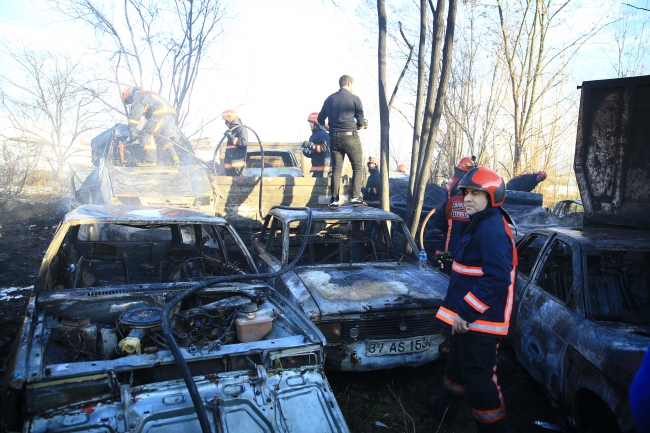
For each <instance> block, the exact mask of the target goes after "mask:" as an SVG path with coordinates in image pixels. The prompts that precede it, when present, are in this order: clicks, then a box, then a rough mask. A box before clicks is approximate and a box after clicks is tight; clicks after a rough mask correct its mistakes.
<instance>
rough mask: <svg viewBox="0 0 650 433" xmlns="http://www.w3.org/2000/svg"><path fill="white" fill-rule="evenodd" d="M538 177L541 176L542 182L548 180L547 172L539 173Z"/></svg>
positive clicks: (541, 171)
mask: <svg viewBox="0 0 650 433" xmlns="http://www.w3.org/2000/svg"><path fill="white" fill-rule="evenodd" d="M537 175H538V176H541V178H542V180H546V172H545V171H543V170H540V171H538V172H537Z"/></svg>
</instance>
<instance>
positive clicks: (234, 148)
mask: <svg viewBox="0 0 650 433" xmlns="http://www.w3.org/2000/svg"><path fill="white" fill-rule="evenodd" d="M230 131H231V132H232V135H233V138H237V139H238V140H237V144H233V142H232V140H231V139H228V143H226V156H225V158H224V161H223V163H224V164H223V165H224V167H225V168H244V167H246V148H247V147H248V129H246V128H244V127H243V126H242V123H241V120H240V119H239V118H237V119H235V120H233V121H232V122H230Z"/></svg>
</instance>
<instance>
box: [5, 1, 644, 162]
mask: <svg viewBox="0 0 650 433" xmlns="http://www.w3.org/2000/svg"><path fill="white" fill-rule="evenodd" d="M105 1H112V0H105ZM359 1H360V0H346V1H345V2H337V3H340V4H343V3H344V4H345V5H346V6H345V7H346V8H347V9H345V10H343V11H342V10H340V9H337V8H336V7H335V6H334V5H333V4H332V2H331V1H330V0H272V1H269V0H238V1H237V2H236V8H237V9H238V10H239V11H240V13H239V17H238V19H237V21H236V22H235V23H234V25H232V26H231V27H230V32H229V33H228V36H227V41H226V43H224V44H222V45H221V46H220V50H219V51H218V52H217V53H216V55H215V56H213V58H214V60H216V65H215V67H213V68H206V69H205V70H203V71H202V72H201V74H200V75H199V79H198V82H197V85H196V88H197V89H200V90H199V91H196V92H195V95H194V97H193V100H192V108H193V110H192V112H193V114H194V116H195V118H194V125H195V124H196V123H197V122H198V120H199V118H200V117H203V118H212V117H215V116H218V115H219V113H221V112H222V111H223V110H224V109H228V108H234V109H236V110H237V112H238V113H239V115H240V117H241V118H242V120H243V121H244V123H246V124H247V125H248V126H250V127H251V128H253V129H254V130H255V131H256V132H257V133H258V135H259V136H260V138H261V140H262V141H267V142H268V141H279V142H297V141H302V140H305V139H307V138H308V137H309V134H310V131H309V128H308V124H307V121H306V119H307V116H308V115H309V113H311V112H312V111H319V110H320V108H321V106H322V103H323V101H324V99H325V98H326V97H327V96H328V95H329V94H331V93H333V92H335V91H336V90H337V89H338V78H339V76H341V75H343V74H348V75H352V76H353V77H354V78H355V79H356V82H355V93H356V94H358V95H359V96H360V98H361V100H362V101H363V103H364V108H365V112H366V117H367V118H368V120H369V126H370V127H369V129H368V130H366V131H362V132H361V139H362V143H363V147H364V153H365V155H366V157H368V156H370V155H373V156H378V155H379V128H378V125H379V114H378V107H377V79H376V76H377V61H376V47H375V46H376V39H377V35H376V32H375V33H369V32H368V31H366V30H364V29H362V28H361V26H360V25H359V18H358V17H357V15H356V13H355V7H356V5H357V3H358V2H359ZM578 1H582V0H578ZM585 1H586V0H585ZM630 3H632V4H635V5H639V7H647V5H648V3H649V1H648V0H631V2H630ZM578 4H580V3H578ZM587 5H591V6H590V7H589V8H586V9H585V8H582V9H581V10H580V13H578V14H576V16H574V17H572V21H571V27H572V29H574V30H575V29H576V28H578V29H580V27H581V26H583V25H586V24H585V23H586V22H587V21H589V20H591V19H592V18H593V17H594V16H597V15H598V14H604V13H606V11H604V10H603V8H602V7H599V6H597V5H596V4H593V3H587ZM367 13H368V14H369V19H376V18H375V16H376V10H375V9H374V8H369V9H368V10H367ZM459 14H460V15H459V16H461V17H462V8H460V10H459ZM55 19H59V20H60V19H61V18H60V17H56V18H55V17H54V16H52V15H51V13H50V12H49V10H48V5H47V2H46V0H0V32H1V33H3V34H4V35H7V36H10V37H12V38H13V37H15V38H16V39H21V40H27V41H31V42H35V43H38V44H41V45H43V46H45V47H48V48H52V47H54V48H56V49H65V50H66V51H68V52H70V53H79V52H84V51H85V50H87V49H88V48H87V47H86V46H85V44H84V37H89V36H88V35H89V34H90V33H88V30H87V29H83V25H82V24H81V23H79V22H70V21H67V22H60V21H59V22H54V23H53V21H54V20H55ZM603 34H604V33H603ZM566 37H567V35H566V34H564V33H558V32H555V33H554V34H553V35H549V41H553V40H554V39H557V38H566ZM581 56H582V57H581V58H580V60H579V61H576V62H575V64H574V65H573V66H572V68H571V71H570V72H569V73H570V77H569V83H570V86H573V85H574V84H575V85H578V84H580V83H581V82H582V81H583V80H591V79H602V78H613V77H614V75H613V74H612V72H611V67H610V63H611V61H610V60H608V59H607V56H606V55H604V48H603V44H602V43H601V42H599V40H598V38H595V39H594V40H592V41H590V43H589V44H587V45H586V46H585V47H584V48H583V50H582V52H581ZM85 58H86V59H88V60H90V61H91V62H92V61H94V60H93V55H92V54H90V53H86V54H85ZM7 63H8V62H5V61H3V59H2V57H1V55H0V71H2V70H3V65H6V64H7ZM94 64H96V67H97V68H98V70H105V69H106V68H107V67H108V66H107V65H106V64H105V63H103V61H102V60H97V61H96V62H95V63H94ZM646 73H647V72H646ZM394 79H395V77H389V91H390V90H392V86H393V85H394ZM124 84H129V83H124ZM402 92H403V91H402ZM118 120H119V119H118ZM110 126H112V123H111V124H107V128H108V127H110ZM192 126H193V124H192V122H190V124H189V125H187V127H186V128H185V132H186V133H187V134H189V133H191V132H193V131H194V128H192ZM223 130H224V125H223V122H222V121H221V120H218V121H215V122H213V123H212V124H210V125H209V126H208V127H206V128H205V129H204V131H203V136H209V137H213V138H220V137H221V134H222V133H223ZM411 134H412V130H411V129H410V128H409V127H408V126H407V125H406V124H405V122H404V121H403V120H402V119H401V116H400V115H399V114H397V113H395V112H393V115H392V116H391V145H392V146H401V147H402V148H403V149H405V150H403V151H402V152H401V154H402V155H404V156H403V159H404V160H403V161H402V162H404V163H406V164H408V163H409V161H408V158H409V154H410V140H411Z"/></svg>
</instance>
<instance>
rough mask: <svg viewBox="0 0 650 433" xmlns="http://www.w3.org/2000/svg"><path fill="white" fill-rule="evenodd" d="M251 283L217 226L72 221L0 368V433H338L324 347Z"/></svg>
mask: <svg viewBox="0 0 650 433" xmlns="http://www.w3.org/2000/svg"><path fill="white" fill-rule="evenodd" d="M256 271H257V269H256V267H255V264H254V263H253V261H252V258H251V256H250V254H249V253H248V251H247V250H246V248H245V246H244V244H243V243H242V241H241V239H240V238H239V237H238V235H237V234H236V233H235V232H234V231H233V229H232V228H231V227H230V226H229V224H228V223H227V222H226V221H225V220H223V219H221V218H217V217H210V216H206V215H203V214H200V213H196V212H193V211H187V210H177V209H171V208H161V209H156V208H145V207H127V206H92V205H85V206H81V207H79V208H77V209H76V210H74V211H73V212H71V213H69V214H68V215H67V216H66V217H65V218H64V220H63V222H62V223H61V224H60V226H59V228H58V230H57V232H56V234H55V235H54V239H53V240H52V243H51V244H50V246H49V248H48V250H47V252H46V253H45V258H44V259H43V262H42V265H41V268H40V271H39V273H38V277H37V280H36V284H35V286H34V291H33V293H32V296H31V298H30V300H29V302H28V306H27V310H26V316H25V320H24V323H23V326H22V329H21V331H20V333H19V335H18V336H17V340H16V344H15V345H14V348H13V350H12V353H11V355H10V357H9V358H8V359H7V362H6V363H5V376H4V380H3V396H2V398H3V400H2V409H1V414H2V420H3V422H4V428H5V429H6V430H8V431H30V432H46V431H59V432H72V431H74V432H91V431H93V432H95V431H134V432H144V431H152V430H154V429H156V430H162V431H198V430H199V429H201V430H203V431H206V430H207V429H209V430H211V431H220V432H233V431H242V430H244V429H245V430H253V431H267V432H271V431H272V432H289V431H299V430H300V429H301V426H302V425H304V423H305V422H309V423H313V424H314V425H318V426H319V431H327V432H346V431H348V430H347V427H346V425H345V422H344V420H343V416H342V414H341V411H340V409H339V407H338V405H337V403H336V400H335V397H334V395H333V393H332V391H331V389H330V387H329V384H328V382H327V380H326V378H325V376H324V373H323V366H322V363H323V345H324V344H325V340H324V337H323V336H322V334H321V333H320V332H319V331H318V330H317V329H316V328H315V327H314V325H313V324H311V323H310V322H309V320H307V319H306V318H305V317H304V315H302V314H301V313H300V312H299V311H298V310H296V309H295V308H294V307H293V306H291V305H290V304H289V303H288V302H287V301H286V300H285V299H283V298H282V297H281V296H279V295H278V294H277V293H276V292H275V291H274V290H273V289H271V288H270V287H269V286H268V285H266V284H264V283H262V282H261V281H259V280H258V279H256V278H257V274H256ZM228 278H229V279H230V280H228V281H226V279H228ZM235 279H239V281H235ZM188 288H189V289H188ZM194 289H200V290H194ZM188 290H189V291H188ZM192 291H193V292H192ZM191 292H192V293H193V294H192V295H191V296H183V294H189V293H191ZM170 307H171V308H170ZM167 310H169V311H168V312H167ZM166 328H167V331H166V330H165V329H166ZM182 366H185V367H187V368H188V374H189V380H190V384H191V386H190V384H188V379H187V377H188V376H185V375H184V373H183V371H181V370H182V368H181V367H182ZM197 402H198V405H199V408H197ZM199 413H203V414H205V415H206V416H205V418H200V417H199V416H198V414H199ZM201 419H204V420H206V422H207V424H206V425H204V424H201Z"/></svg>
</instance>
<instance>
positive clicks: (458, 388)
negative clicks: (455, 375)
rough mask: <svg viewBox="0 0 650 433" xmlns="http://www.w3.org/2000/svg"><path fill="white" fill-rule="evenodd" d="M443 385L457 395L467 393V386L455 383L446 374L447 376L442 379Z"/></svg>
mask: <svg viewBox="0 0 650 433" xmlns="http://www.w3.org/2000/svg"><path fill="white" fill-rule="evenodd" d="M442 386H443V387H444V388H445V389H446V390H447V391H449V392H450V393H452V394H456V395H465V387H464V386H463V385H461V384H459V383H454V382H452V381H451V380H449V378H448V377H447V375H446V374H445V378H444V379H443V381H442Z"/></svg>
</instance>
